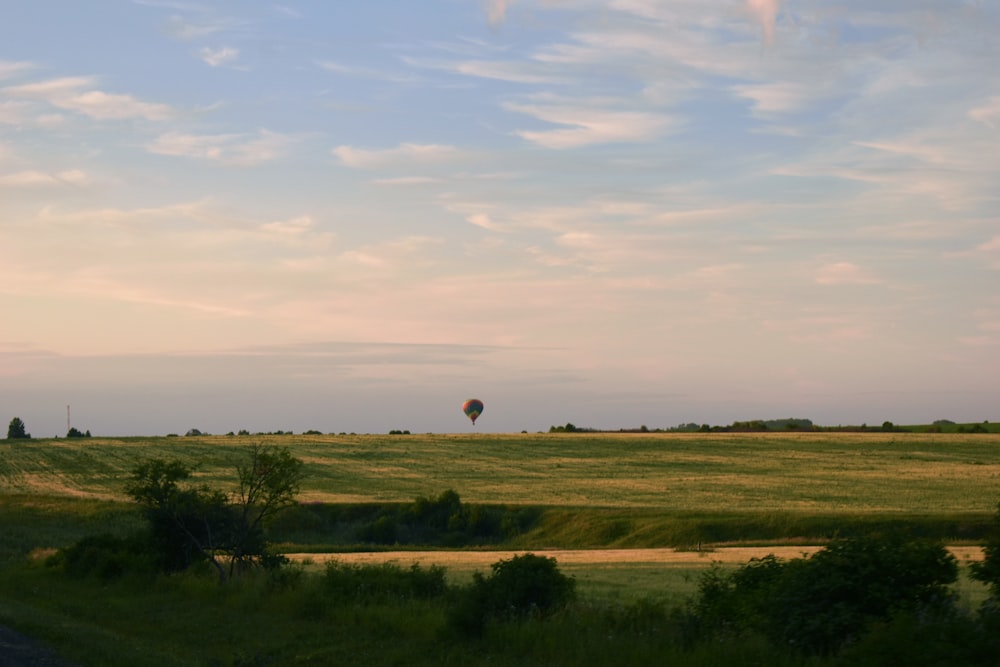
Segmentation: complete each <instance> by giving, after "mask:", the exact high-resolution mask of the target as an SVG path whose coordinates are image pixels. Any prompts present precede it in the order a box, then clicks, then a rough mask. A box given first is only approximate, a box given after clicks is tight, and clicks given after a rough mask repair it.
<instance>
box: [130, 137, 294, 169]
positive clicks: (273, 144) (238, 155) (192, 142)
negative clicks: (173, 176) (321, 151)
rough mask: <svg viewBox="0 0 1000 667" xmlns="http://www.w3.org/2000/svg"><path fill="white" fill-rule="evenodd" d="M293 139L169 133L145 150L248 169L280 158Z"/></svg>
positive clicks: (292, 142) (158, 138)
mask: <svg viewBox="0 0 1000 667" xmlns="http://www.w3.org/2000/svg"><path fill="white" fill-rule="evenodd" d="M296 141H297V139H296V138H294V137H291V136H289V135H286V134H280V133H278V132H271V131H269V130H263V129H262V130H258V131H257V133H256V134H184V133H181V132H169V133H167V134H163V135H160V136H159V137H157V139H156V141H154V142H153V143H151V144H148V145H147V146H146V148H147V150H149V151H150V152H151V153H157V154H159V155H172V156H176V157H188V158H195V159H202V160H211V161H214V162H219V163H221V164H226V165H232V166H240V167H252V166H256V165H259V164H263V163H265V162H271V161H273V160H277V159H279V158H281V157H283V156H284V155H285V154H286V153H287V151H288V148H289V147H290V146H291V145H292V144H294V143H295V142H296Z"/></svg>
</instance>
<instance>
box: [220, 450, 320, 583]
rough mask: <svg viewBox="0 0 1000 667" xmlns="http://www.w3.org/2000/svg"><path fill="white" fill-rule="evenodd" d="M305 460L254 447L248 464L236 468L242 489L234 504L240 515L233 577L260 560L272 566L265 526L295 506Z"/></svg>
mask: <svg viewBox="0 0 1000 667" xmlns="http://www.w3.org/2000/svg"><path fill="white" fill-rule="evenodd" d="M302 468H303V464H302V461H300V460H299V459H297V458H295V457H294V456H292V455H291V453H289V451H288V450H287V449H284V448H281V449H279V448H276V447H265V446H263V445H260V444H254V445H252V446H251V447H250V450H249V461H248V462H247V463H246V464H244V465H239V466H237V467H236V472H237V474H238V476H239V481H240V487H239V491H238V492H237V495H236V498H235V500H234V502H233V508H234V510H235V512H236V514H237V516H236V521H235V522H234V524H233V534H232V535H231V539H232V544H231V547H230V552H231V559H230V575H232V573H233V571H234V570H235V569H242V568H245V567H246V566H247V565H248V564H251V563H253V562H254V561H255V560H258V559H260V560H261V561H262V562H263V563H264V564H268V563H270V562H271V561H270V557H269V555H268V554H267V543H266V541H265V539H264V526H265V524H266V523H267V521H268V520H270V519H271V517H273V516H274V515H275V514H276V513H278V512H279V511H281V510H282V509H284V508H286V507H289V506H291V505H294V504H295V496H297V495H298V493H299V489H300V485H301V483H302V478H303V471H302Z"/></svg>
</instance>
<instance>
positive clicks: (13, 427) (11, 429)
mask: <svg viewBox="0 0 1000 667" xmlns="http://www.w3.org/2000/svg"><path fill="white" fill-rule="evenodd" d="M30 437H31V434H30V433H28V432H27V430H25V426H24V422H23V421H21V418H20V417H14V418H13V419H11V420H10V425H8V426H7V439H8V440H20V439H26V438H30Z"/></svg>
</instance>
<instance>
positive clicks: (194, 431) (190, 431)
mask: <svg viewBox="0 0 1000 667" xmlns="http://www.w3.org/2000/svg"><path fill="white" fill-rule="evenodd" d="M184 435H185V436H187V437H192V436H196V435H206V434H205V433H202V432H201V431H199V430H198V429H196V428H192V429H188V432H187V433H185V434H184Z"/></svg>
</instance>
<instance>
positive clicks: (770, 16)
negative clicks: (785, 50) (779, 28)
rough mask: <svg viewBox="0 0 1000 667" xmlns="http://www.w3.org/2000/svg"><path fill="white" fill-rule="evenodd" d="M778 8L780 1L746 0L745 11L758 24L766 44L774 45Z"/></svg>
mask: <svg viewBox="0 0 1000 667" xmlns="http://www.w3.org/2000/svg"><path fill="white" fill-rule="evenodd" d="M780 6H781V0H747V9H749V10H750V13H751V14H752V15H753V17H754V18H755V19H757V22H758V23H759V24H760V28H761V30H762V31H763V35H764V42H765V43H767V44H773V43H774V26H775V22H776V21H777V18H778V9H779V8H780Z"/></svg>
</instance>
